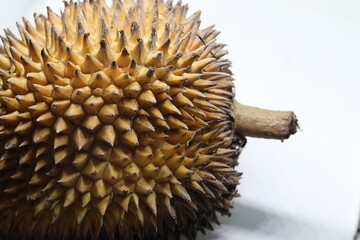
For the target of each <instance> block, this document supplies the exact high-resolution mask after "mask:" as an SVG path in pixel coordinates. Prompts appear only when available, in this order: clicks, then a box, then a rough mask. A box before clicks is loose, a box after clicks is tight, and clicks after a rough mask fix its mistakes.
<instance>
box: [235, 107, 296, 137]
mask: <svg viewBox="0 0 360 240" xmlns="http://www.w3.org/2000/svg"><path fill="white" fill-rule="evenodd" d="M235 124H236V133H237V134H238V135H240V136H244V137H246V136H248V137H256V138H270V139H280V140H282V141H283V140H284V139H288V138H289V137H290V136H291V135H292V134H295V133H296V131H297V129H298V128H299V125H298V120H297V118H296V116H295V114H294V113H293V112H289V111H272V110H266V109H261V108H256V107H250V106H246V105H242V104H240V103H239V102H237V101H235Z"/></svg>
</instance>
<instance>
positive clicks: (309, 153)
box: [0, 0, 360, 240]
mask: <svg viewBox="0 0 360 240" xmlns="http://www.w3.org/2000/svg"><path fill="white" fill-rule="evenodd" d="M184 2H190V9H191V11H195V10H198V9H201V10H202V12H203V14H202V22H203V25H202V26H203V27H205V26H208V25H212V24H216V25H217V29H218V30H221V31H222V34H221V35H220V37H219V40H220V41H221V42H224V43H227V44H228V47H227V49H228V50H229V51H230V55H229V58H230V59H231V61H232V62H233V68H232V70H233V72H234V74H235V78H236V87H237V89H236V92H237V99H238V100H239V101H241V102H242V103H245V104H249V105H255V106H259V107H265V108H270V109H278V110H290V109H291V110H294V111H295V112H296V114H297V116H298V118H299V120H300V124H301V129H302V131H301V132H299V133H298V134H297V135H295V136H293V137H292V138H290V140H287V141H285V142H284V143H281V142H280V141H271V140H270V141H269V140H258V139H248V144H247V146H246V148H245V149H244V151H243V154H242V155H241V157H240V166H239V170H240V171H242V172H244V177H243V180H242V184H241V185H240V186H239V188H238V189H239V191H240V193H241V194H242V198H239V199H236V200H235V209H234V210H233V216H232V217H231V218H223V219H222V222H223V225H222V226H220V227H218V226H217V227H216V228H215V231H214V232H209V233H208V235H207V236H206V237H200V238H199V239H200V240H205V239H206V240H220V239H222V240H238V239H244V240H275V239H276V240H279V239H284V240H289V239H290V240H317V239H318V240H350V239H352V236H353V235H354V232H355V229H356V225H357V221H358V216H359V212H360V208H359V206H360V194H359V193H360V174H359V173H360V159H359V156H360V127H359V125H360V108H359V106H360V1H357V0H271V1H268V0H240V1H239V0H237V1H235V0H232V1H230V0H222V1H219V0H197V1H190V0H188V1H184ZM1 3H2V6H1V8H2V11H1V14H0V28H4V27H9V28H11V29H15V28H14V27H15V22H16V21H20V20H21V16H26V17H28V18H31V15H32V13H33V12H34V11H37V12H45V6H47V5H50V6H52V7H53V8H54V10H56V11H57V12H59V11H58V10H59V7H60V6H61V5H62V3H61V1H60V0H59V1H55V0H32V1H29V0H12V1H5V0H1Z"/></svg>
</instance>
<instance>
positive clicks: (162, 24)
mask: <svg viewBox="0 0 360 240" xmlns="http://www.w3.org/2000/svg"><path fill="white" fill-rule="evenodd" d="M187 10H188V8H187V6H183V5H182V4H181V3H178V4H176V5H175V6H173V4H172V3H171V1H169V2H167V3H163V2H162V1H160V0H159V1H156V0H149V1H136V2H134V1H132V0H127V1H124V2H121V1H113V4H112V5H111V6H107V5H106V3H104V2H103V1H102V0H94V1H85V2H82V3H73V2H65V9H64V11H63V13H62V14H61V16H58V15H56V14H55V13H54V12H52V10H51V9H48V14H47V17H46V16H43V15H35V25H32V24H31V23H30V22H29V21H27V20H26V19H24V25H23V26H22V25H18V28H19V32H20V36H21V38H18V37H16V35H15V34H13V33H11V32H10V31H9V30H5V33H6V36H5V37H3V38H2V41H3V47H0V76H1V85H2V86H1V91H0V96H1V100H0V101H1V108H0V123H1V125H0V128H1V132H0V136H1V139H0V140H1V146H0V151H1V159H0V193H1V195H0V237H1V239H26V240H27V239H37V240H39V239H54V240H56V239H178V238H179V236H180V235H185V236H187V237H189V238H194V237H195V235H196V231H198V230H201V231H203V230H204V229H205V228H211V222H216V221H217V220H216V212H220V213H222V214H227V213H228V209H229V207H231V204H230V201H231V200H232V198H233V197H234V196H235V195H236V190H235V189H236V185H237V184H238V179H239V176H240V174H239V173H237V172H236V171H235V170H234V166H235V165H236V159H237V156H238V154H239V140H238V139H237V138H236V137H235V135H234V122H233V116H232V115H233V114H232V111H233V82H232V78H231V72H230V71H229V69H228V67H229V65H230V62H229V61H227V60H222V59H221V58H222V56H223V55H225V54H226V53H227V52H226V51H224V50H223V46H224V45H222V44H217V43H216V41H215V38H216V36H217V35H218V33H219V32H217V31H215V30H214V29H213V28H212V27H210V28H207V29H204V30H200V29H199V25H200V20H199V15H200V13H199V12H196V13H194V14H193V15H192V16H190V17H187V16H186V15H187V14H186V12H187Z"/></svg>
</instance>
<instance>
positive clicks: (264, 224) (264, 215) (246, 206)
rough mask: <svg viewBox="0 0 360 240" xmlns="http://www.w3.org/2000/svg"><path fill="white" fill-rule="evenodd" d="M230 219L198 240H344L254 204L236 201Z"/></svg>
mask: <svg viewBox="0 0 360 240" xmlns="http://www.w3.org/2000/svg"><path fill="white" fill-rule="evenodd" d="M231 212H232V216H231V217H221V218H220V221H221V223H222V224H221V225H220V226H214V231H207V232H206V235H201V234H199V236H198V240H241V239H243V240H262V239H264V240H265V239H266V240H269V239H271V240H282V239H284V240H300V239H301V240H315V239H316V240H324V239H326V240H344V239H346V238H344V234H343V233H342V232H341V231H337V230H336V229H326V228H325V227H323V226H319V225H317V224H314V223H310V222H306V221H303V220H301V219H297V218H292V217H290V216H287V215H286V214H279V213H275V212H272V211H271V210H268V209H265V208H262V207H260V206H256V205H255V204H253V203H250V202H246V201H242V200H241V199H237V201H235V207H234V209H232V211H231Z"/></svg>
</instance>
